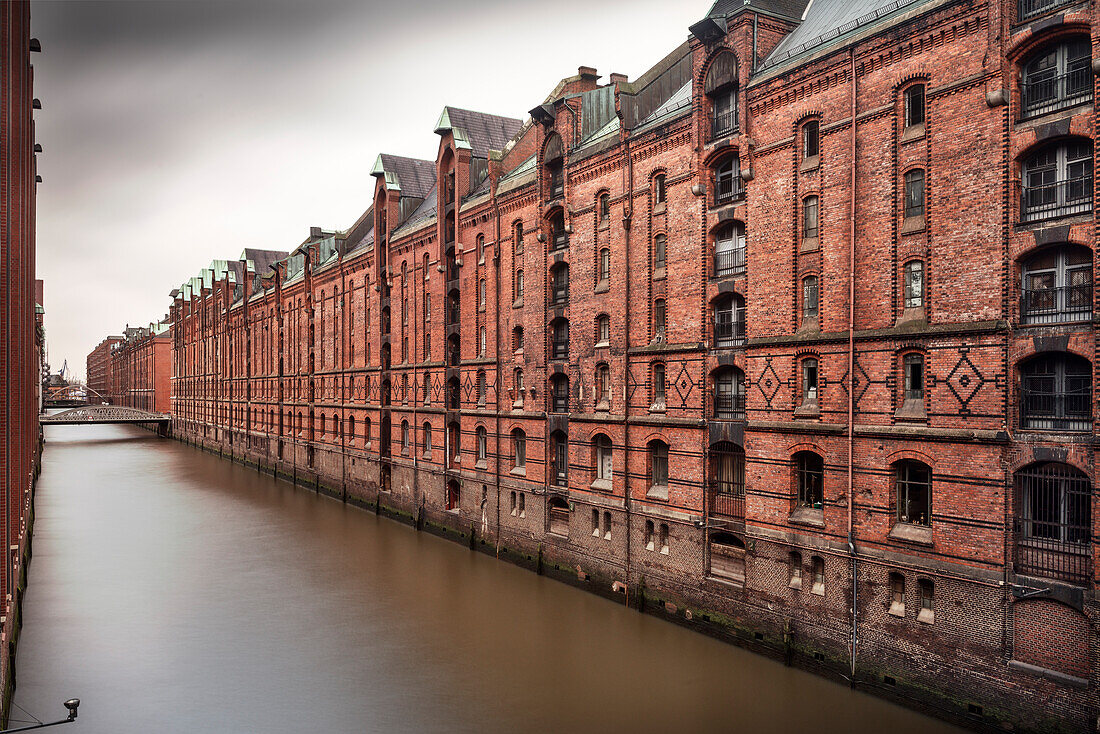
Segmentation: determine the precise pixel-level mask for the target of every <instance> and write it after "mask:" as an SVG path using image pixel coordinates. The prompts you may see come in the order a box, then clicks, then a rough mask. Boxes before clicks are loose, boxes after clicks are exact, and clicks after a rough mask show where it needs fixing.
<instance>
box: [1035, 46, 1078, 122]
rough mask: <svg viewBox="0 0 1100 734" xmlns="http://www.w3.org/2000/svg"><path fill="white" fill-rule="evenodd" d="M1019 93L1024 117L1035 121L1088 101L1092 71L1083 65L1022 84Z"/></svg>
mask: <svg viewBox="0 0 1100 734" xmlns="http://www.w3.org/2000/svg"><path fill="white" fill-rule="evenodd" d="M1086 61H1087V59H1086ZM1020 91H1021V93H1022V96H1023V116H1024V117H1038V116H1039V115H1045V114H1047V113H1048V112H1054V111H1055V110H1060V109H1063V108H1066V107H1073V106H1074V105H1078V104H1081V103H1082V102H1088V101H1091V100H1092V71H1091V69H1089V66H1088V64H1087V63H1086V64H1083V65H1081V66H1080V67H1079V68H1076V69H1070V70H1069V71H1068V72H1067V73H1065V74H1058V75H1051V76H1047V77H1045V78H1041V79H1029V80H1025V81H1024V82H1023V83H1022V84H1021V85H1020Z"/></svg>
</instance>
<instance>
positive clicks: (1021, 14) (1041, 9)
mask: <svg viewBox="0 0 1100 734" xmlns="http://www.w3.org/2000/svg"><path fill="white" fill-rule="evenodd" d="M1074 1H1075V0H1019V5H1018V6H1017V11H1018V12H1017V15H1016V20H1017V21H1018V22H1023V21H1025V20H1027V19H1028V18H1034V17H1035V16H1037V15H1042V14H1043V13H1045V12H1047V11H1049V10H1054V9H1055V8H1059V7H1061V6H1063V5H1071V4H1072V3H1073V2H1074Z"/></svg>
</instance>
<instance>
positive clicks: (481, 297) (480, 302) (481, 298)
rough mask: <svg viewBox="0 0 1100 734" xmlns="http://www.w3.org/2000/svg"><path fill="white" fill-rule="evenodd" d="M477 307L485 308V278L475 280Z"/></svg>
mask: <svg viewBox="0 0 1100 734" xmlns="http://www.w3.org/2000/svg"><path fill="white" fill-rule="evenodd" d="M477 307H478V308H479V309H481V310H482V311H484V310H485V278H482V279H481V280H479V281H478V282H477Z"/></svg>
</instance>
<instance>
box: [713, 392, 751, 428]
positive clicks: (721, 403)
mask: <svg viewBox="0 0 1100 734" xmlns="http://www.w3.org/2000/svg"><path fill="white" fill-rule="evenodd" d="M714 417H715V418H716V419H717V420H720V421H743V420H745V396H744V394H743V393H742V394H739V393H717V394H715V396H714Z"/></svg>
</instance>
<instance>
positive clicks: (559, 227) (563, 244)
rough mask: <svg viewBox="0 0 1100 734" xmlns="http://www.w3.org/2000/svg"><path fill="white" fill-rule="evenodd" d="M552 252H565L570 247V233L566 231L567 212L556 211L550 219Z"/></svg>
mask: <svg viewBox="0 0 1100 734" xmlns="http://www.w3.org/2000/svg"><path fill="white" fill-rule="evenodd" d="M549 223H550V250H551V251H557V250H564V249H565V248H567V247H569V232H567V231H566V229H565V212H563V211H562V210H561V209H555V210H554V213H553V214H551V215H550V217H549Z"/></svg>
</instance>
